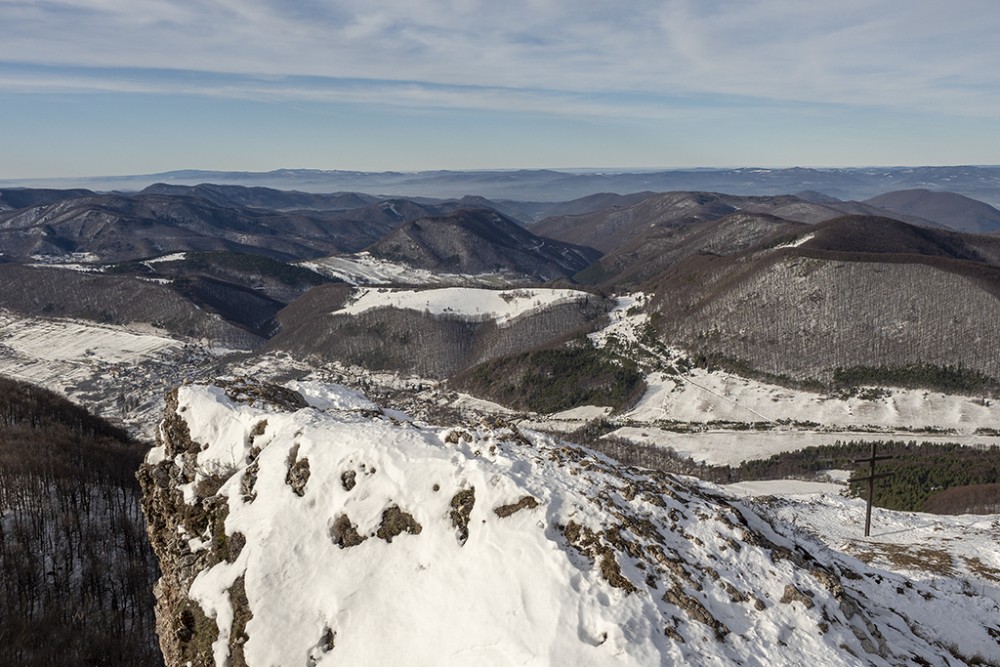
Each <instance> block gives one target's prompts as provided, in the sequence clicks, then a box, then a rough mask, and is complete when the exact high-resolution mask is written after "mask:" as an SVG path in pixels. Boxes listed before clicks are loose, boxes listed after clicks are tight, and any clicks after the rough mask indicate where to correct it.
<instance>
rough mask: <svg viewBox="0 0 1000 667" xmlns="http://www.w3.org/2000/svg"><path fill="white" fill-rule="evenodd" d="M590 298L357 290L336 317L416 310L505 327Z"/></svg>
mask: <svg viewBox="0 0 1000 667" xmlns="http://www.w3.org/2000/svg"><path fill="white" fill-rule="evenodd" d="M592 297H593V295H591V294H589V293H587V292H581V291H579V290H570V289H513V290H489V289H479V288H474V287H443V288H440V289H428V290H392V289H388V288H360V289H359V290H358V292H357V295H356V297H355V298H354V300H352V301H351V302H350V303H348V304H346V305H345V306H344V307H343V308H341V309H340V310H338V311H335V312H336V314H338V315H342V314H352V315H355V314H358V313H363V312H365V311H368V310H374V309H376V308H400V309H403V310H416V311H421V312H426V313H430V314H432V315H439V316H445V315H446V316H451V317H457V318H461V319H466V320H472V321H477V322H482V321H486V320H494V321H496V322H497V323H498V324H501V325H502V324H507V323H510V322H511V321H513V320H515V319H516V318H518V317H521V316H524V315H530V314H532V313H535V312H538V311H541V310H544V309H546V308H551V307H553V306H557V305H560V304H564V303H575V302H580V301H586V300H587V299H590V298H592Z"/></svg>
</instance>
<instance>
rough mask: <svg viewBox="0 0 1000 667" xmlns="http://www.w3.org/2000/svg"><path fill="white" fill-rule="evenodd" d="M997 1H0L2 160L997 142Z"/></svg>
mask: <svg viewBox="0 0 1000 667" xmlns="http://www.w3.org/2000/svg"><path fill="white" fill-rule="evenodd" d="M998 33H1000V5H998V4H996V3H995V2H992V1H991V0H955V1H954V2H951V3H947V4H946V3H943V2H940V1H937V0H914V1H910V2H902V1H899V0H845V1H844V2H840V3H836V4H817V3H793V2H789V1H787V0H752V1H748V2H729V1H726V0H711V1H695V0H667V1H663V0H637V1H636V2H634V3H630V6H629V7H628V10H627V11H623V10H622V8H621V6H612V5H610V4H608V3H604V2H596V1H594V0H585V1H583V2H580V1H576V2H570V0H551V1H549V2H532V1H529V0H513V1H512V2H507V3H487V2H483V1H481V0H421V1H418V2H408V3H403V2H391V1H389V0H372V1H371V2H366V3H364V6H363V7H360V8H359V7H355V6H351V3H346V2H343V0H334V1H330V2H319V1H316V0H303V1H302V2H297V3H294V4H292V5H289V4H288V3H283V2H277V0H247V1H245V2H240V3H233V2H228V1H226V0H199V1H198V2H194V3H190V2H184V3H182V2H174V1H171V2H162V1H155V0H131V1H129V2H125V1H124V0H61V1H58V2H46V3H38V2H32V1H30V0H0V123H2V126H3V127H4V128H5V133H4V134H5V137H4V146H3V155H4V159H3V160H0V179H17V178H46V177H62V176H97V175H111V174H141V173H155V172H161V171H168V170H173V169H187V168H197V169H219V170H246V171H268V170H272V169H276V168H280V167H290V168H291V167H302V168H317V169H347V170H361V171H383V170H399V171H417V170H429V169H480V168H494V169H495V168H542V167H547V168H568V167H602V166H613V167H616V168H620V169H639V168H671V167H693V166H705V167H713V166H760V167H768V166H829V167H835V166H860V165H945V164H996V163H997V162H1000V159H998V157H997V156H998V155H1000V43H998V42H997V40H996V37H995V36H996V35H997V34H998Z"/></svg>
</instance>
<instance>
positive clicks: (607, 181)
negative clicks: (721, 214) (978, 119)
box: [0, 166, 1000, 206]
mask: <svg viewBox="0 0 1000 667" xmlns="http://www.w3.org/2000/svg"><path fill="white" fill-rule="evenodd" d="M154 183H163V184H166V185H192V186H193V185H199V184H202V183H214V184H217V185H244V186H254V187H266V188H278V189H281V190H298V191H301V192H304V193H331V192H363V193H367V194H370V195H393V196H405V197H436V198H458V197H464V196H466V195H479V196H482V197H487V198H490V199H510V200H515V201H531V202H562V201H568V200H571V199H577V198H581V197H587V196H590V195H593V194H596V193H612V192H613V193H619V194H622V195H625V194H632V193H639V192H669V191H674V190H697V191H710V192H724V193H727V194H734V195H777V194H795V193H798V192H802V191H813V192H819V193H822V194H823V195H827V196H832V197H836V198H838V199H847V200H851V199H856V200H861V199H867V198H870V197H875V196H877V195H880V194H883V193H885V192H891V191H894V190H908V189H914V188H922V189H927V190H934V191H948V192H956V193H959V194H962V195H965V196H967V197H972V198H974V199H979V200H982V201H985V202H987V203H989V204H991V205H994V206H1000V166H955V167H862V168H845V169H806V168H800V167H795V168H790V169H757V168H741V169H671V170H661V171H644V172H629V171H625V172H623V171H620V170H608V171H597V170H595V171H590V172H567V171H555V170H548V169H524V170H515V171H425V172H409V173H406V172H378V173H372V172H360V171H324V170H318V169H279V170H275V171H268V172H234V171H199V170H183V171H170V172H164V173H158V174H144V175H133V176H109V177H87V178H64V179H21V180H17V181H14V180H8V181H0V187H13V186H22V187H41V188H71V187H73V188H78V187H85V188H90V189H93V190H101V191H110V190H121V191H138V190H142V189H143V188H146V187H148V186H150V185H153V184H154Z"/></svg>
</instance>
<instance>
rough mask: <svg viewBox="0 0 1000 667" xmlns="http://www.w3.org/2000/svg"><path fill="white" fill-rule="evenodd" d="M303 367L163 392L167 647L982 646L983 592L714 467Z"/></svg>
mask: <svg viewBox="0 0 1000 667" xmlns="http://www.w3.org/2000/svg"><path fill="white" fill-rule="evenodd" d="M299 388H300V389H301V390H302V391H303V392H304V393H305V394H306V396H305V397H303V395H302V394H300V393H298V392H296V391H292V390H291V389H289V388H286V387H279V386H276V385H267V384H258V383H254V382H250V381H247V380H236V381H229V382H221V383H218V384H217V385H185V386H182V387H180V388H179V389H177V390H176V391H175V392H174V393H173V394H172V395H171V396H170V397H169V398H168V401H167V409H166V411H165V414H164V419H163V422H162V424H161V426H160V443H159V445H158V446H157V447H156V448H155V449H154V450H153V451H152V452H151V454H150V456H149V458H148V459H147V464H146V465H144V466H143V468H142V469H141V471H140V474H139V477H140V482H141V483H142V486H143V490H144V501H143V507H144V511H145V512H146V515H147V520H148V523H149V531H150V536H151V540H152V543H153V546H154V549H155V550H156V553H157V556H158V558H159V560H160V563H161V566H162V570H163V578H162V579H161V581H160V582H159V584H158V586H157V604H158V615H157V618H158V631H159V634H160V638H161V644H162V646H163V648H164V653H165V656H166V660H167V664H168V665H170V666H171V667H173V666H175V665H182V664H188V663H190V664H199V665H200V664H215V665H219V666H222V665H226V664H232V665H250V666H257V665H260V666H268V667H269V666H272V665H313V666H317V665H319V666H332V665H351V666H352V667H362V666H364V665H397V664H398V665H408V666H421V665H428V666H431V665H433V666H435V667H439V666H447V665H477V666H478V665H485V666H490V665H498V666H499V665H572V666H574V667H576V666H579V665H644V666H645V665H671V664H716V665H738V664H758V665H800V664H802V662H803V660H804V659H806V658H805V656H808V661H809V663H810V664H814V665H880V666H887V667H888V666H890V665H891V666H895V665H904V664H913V665H915V664H922V665H959V664H963V662H966V661H967V659H966V656H980V657H982V658H983V659H986V660H993V661H997V660H1000V648H998V646H997V642H996V639H995V637H997V636H1000V628H997V627H996V626H997V617H996V616H995V615H990V614H988V613H985V612H984V610H985V609H986V607H987V600H986V598H984V597H983V596H981V595H978V596H977V597H975V601H976V604H972V603H971V602H970V600H969V599H968V598H967V597H965V596H957V599H952V598H949V597H943V596H937V595H931V594H929V593H928V591H927V590H925V589H924V588H922V586H923V584H920V583H910V582H909V581H908V580H907V579H906V578H905V577H902V576H899V575H896V574H894V573H892V572H890V571H885V570H878V569H875V568H874V567H869V566H865V567H864V568H863V569H862V571H861V573H858V572H857V569H858V566H859V561H857V560H856V559H854V558H848V557H844V556H841V555H839V554H838V553H836V552H835V551H833V550H831V549H829V548H826V547H824V546H822V545H819V544H817V543H816V542H815V541H814V540H812V538H808V539H807V538H802V539H799V538H797V537H796V536H795V535H794V534H791V535H789V536H784V535H782V534H781V530H780V526H777V527H776V526H773V525H772V524H771V523H770V521H769V520H768V519H765V518H764V517H763V515H761V514H760V513H758V512H757V511H756V510H754V509H752V508H751V507H750V506H748V505H745V504H743V503H741V502H738V501H733V500H732V499H730V498H728V497H727V496H725V495H724V494H723V492H721V491H719V490H716V489H715V488H714V487H707V486H701V485H699V484H698V483H696V482H694V481H691V480H687V481H685V480H681V479H679V478H675V477H671V476H668V475H665V474H660V473H654V472H650V471H640V470H637V469H633V468H628V467H625V466H621V465H619V464H616V463H614V462H612V461H610V460H609V459H606V458H604V457H601V456H600V455H597V454H594V453H592V452H588V451H586V450H582V449H579V448H576V447H575V446H570V445H567V444H565V443H562V442H559V441H557V440H554V439H552V438H550V437H547V436H542V435H539V434H535V433H531V432H522V431H520V430H519V429H518V428H517V427H516V426H514V425H512V424H510V423H508V422H504V421H502V420H500V419H496V420H494V421H492V422H490V423H482V424H478V425H462V426H452V427H444V428H443V427H432V426H426V425H420V424H418V423H415V422H400V421H397V420H395V419H393V418H392V417H391V416H389V415H386V414H379V413H377V412H371V411H367V412H358V411H357V410H356V409H355V408H356V406H357V405H358V402H357V401H356V398H357V397H356V396H355V395H353V393H350V394H348V393H346V392H345V391H344V390H341V389H338V388H335V387H333V388H329V389H328V390H325V391H324V390H320V389H319V388H318V387H315V386H312V385H299ZM321 396H326V397H327V400H326V401H325V402H324V401H320V400H319V399H318V398H317V397H321ZM345 396H351V398H350V399H349V400H348V399H345V398H344V397H345ZM338 401H339V402H342V403H344V404H345V405H346V410H340V409H338V407H337V404H338ZM310 403H311V404H312V405H309V404H310ZM320 405H321V406H322V407H323V410H320V409H318V406H320ZM206 545H207V546H206ZM803 545H807V547H808V548H803ZM193 547H197V550H195V549H194V548H193ZM809 549H820V550H823V553H822V555H821V558H817V556H816V555H815V554H814V553H811V552H810V551H809ZM924 593H928V595H927V596H926V597H925V596H924V595H923V594H924ZM970 594H971V595H974V596H975V595H977V594H976V593H975V592H974V591H973V592H972V593H970ZM980 603H981V604H980ZM913 607H920V611H919V613H918V612H915V611H913V609H912V608H913ZM931 615H937V616H938V617H940V618H942V619H949V624H945V625H942V626H940V627H920V628H914V627H913V623H912V622H911V619H912V618H917V617H918V616H919V618H921V619H924V618H927V617H929V616H931ZM955 627H961V628H962V631H961V644H960V645H957V646H952V644H953V642H952V641H951V639H952V636H953V633H954V628H955ZM991 633H992V634H993V636H991Z"/></svg>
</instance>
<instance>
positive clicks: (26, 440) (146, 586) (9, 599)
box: [0, 377, 162, 667]
mask: <svg viewBox="0 0 1000 667" xmlns="http://www.w3.org/2000/svg"><path fill="white" fill-rule="evenodd" d="M144 451H145V447H144V446H142V445H141V444H140V443H137V442H134V441H132V440H131V439H129V438H128V436H127V435H126V434H125V432H124V431H122V430H121V429H119V428H117V427H115V426H113V425H112V424H109V423H108V422H106V421H104V420H103V419H100V418H97V417H94V416H93V415H91V414H89V413H88V412H87V411H86V410H84V409H83V408H81V407H79V406H76V405H74V404H72V403H70V402H69V401H67V400H65V399H63V398H62V397H60V396H58V395H56V394H54V393H52V392H49V391H46V390H44V389H41V388H39V387H35V386H32V385H29V384H25V383H22V382H17V381H14V380H11V379H8V378H4V377H0V516H2V521H0V572H2V573H3V576H2V577H0V619H3V621H2V622H0V664H3V665H18V666H20V667H35V666H38V667H41V666H47V665H53V666H55V665H59V666H63V665H107V666H109V667H110V666H119V665H121V666H122V667H125V666H128V667H132V666H135V665H142V666H143V667H146V666H155V665H158V664H162V658H161V657H160V652H159V649H158V648H157V645H156V637H155V633H154V619H153V595H152V584H153V581H154V580H155V579H156V576H157V568H156V564H155V561H154V560H153V557H152V553H151V552H150V549H149V542H148V538H147V537H146V533H145V528H144V523H143V521H142V517H141V514H140V511H139V493H138V484H137V483H136V480H135V471H136V469H137V468H138V465H139V463H140V461H141V459H142V456H143V454H144Z"/></svg>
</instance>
